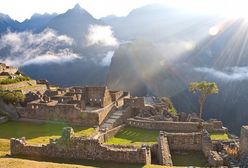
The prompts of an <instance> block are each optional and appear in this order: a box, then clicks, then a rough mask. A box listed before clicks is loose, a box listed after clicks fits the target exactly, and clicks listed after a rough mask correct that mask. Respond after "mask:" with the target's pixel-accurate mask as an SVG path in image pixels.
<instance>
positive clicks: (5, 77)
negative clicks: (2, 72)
mask: <svg viewBox="0 0 248 168" xmlns="http://www.w3.org/2000/svg"><path fill="white" fill-rule="evenodd" d="M7 78H8V76H0V81H1V80H5V79H7Z"/></svg>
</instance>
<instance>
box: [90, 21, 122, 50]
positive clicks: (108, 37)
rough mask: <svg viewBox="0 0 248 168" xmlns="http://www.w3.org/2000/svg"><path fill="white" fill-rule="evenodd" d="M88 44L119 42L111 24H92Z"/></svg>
mask: <svg viewBox="0 0 248 168" xmlns="http://www.w3.org/2000/svg"><path fill="white" fill-rule="evenodd" d="M86 43H87V44H86V45H87V46H92V45H101V46H118V45H119V42H118V40H117V39H116V38H115V37H114V34H113V31H112V29H111V26H102V25H90V26H89V29H88V33H87V35H86Z"/></svg>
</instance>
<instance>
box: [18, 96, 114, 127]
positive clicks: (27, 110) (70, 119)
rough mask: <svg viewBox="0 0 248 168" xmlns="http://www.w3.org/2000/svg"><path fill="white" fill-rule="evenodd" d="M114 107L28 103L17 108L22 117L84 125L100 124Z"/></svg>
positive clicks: (53, 102) (111, 105)
mask: <svg viewBox="0 0 248 168" xmlns="http://www.w3.org/2000/svg"><path fill="white" fill-rule="evenodd" d="M113 108H114V105H113V104H110V105H108V106H106V107H104V108H100V109H97V110H95V111H82V110H81V109H80V108H78V107H77V106H76V104H60V103H56V102H55V101H52V102H50V103H28V104H27V107H19V108H17V112H18V114H19V115H20V117H21V118H27V119H38V120H52V121H64V122H67V123H73V124H79V125H83V126H99V125H100V124H101V123H102V121H103V120H104V118H105V117H106V115H107V114H108V113H109V112H110V111H111V110H112V109H113Z"/></svg>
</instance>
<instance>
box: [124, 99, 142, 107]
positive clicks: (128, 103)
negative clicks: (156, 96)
mask: <svg viewBox="0 0 248 168" xmlns="http://www.w3.org/2000/svg"><path fill="white" fill-rule="evenodd" d="M124 106H125V107H132V108H137V109H143V108H144V107H145V100H144V97H131V98H125V99H124Z"/></svg>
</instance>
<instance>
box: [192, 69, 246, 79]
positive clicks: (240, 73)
mask: <svg viewBox="0 0 248 168" xmlns="http://www.w3.org/2000/svg"><path fill="white" fill-rule="evenodd" d="M194 70H195V71H198V72H202V73H205V74H208V75H212V76H213V77H216V78H219V79H222V80H227V81H237V80H239V81H241V80H248V67H247V66H246V67H228V68H225V69H224V70H223V71H220V70H216V69H214V68H206V67H204V68H195V69H194Z"/></svg>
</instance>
